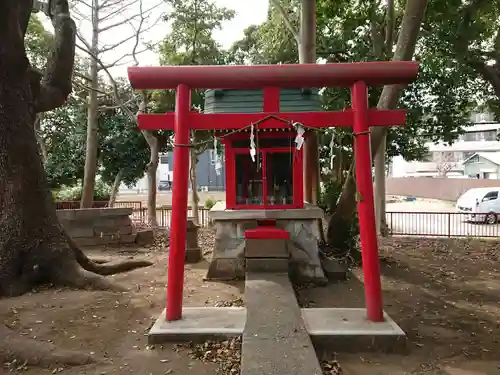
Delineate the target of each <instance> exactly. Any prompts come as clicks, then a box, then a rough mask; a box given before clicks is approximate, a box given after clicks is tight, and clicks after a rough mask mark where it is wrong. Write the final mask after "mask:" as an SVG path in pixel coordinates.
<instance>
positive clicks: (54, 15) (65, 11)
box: [35, 0, 76, 112]
mask: <svg viewBox="0 0 500 375" xmlns="http://www.w3.org/2000/svg"><path fill="white" fill-rule="evenodd" d="M50 4H51V9H50V15H51V21H52V24H53V25H54V30H55V37H54V45H53V48H52V50H51V52H50V55H49V57H48V59H47V68H46V69H45V74H44V76H43V78H42V80H41V82H40V87H39V91H38V95H35V97H36V105H35V108H36V111H37V112H46V111H49V110H51V109H54V108H57V107H59V106H61V105H63V104H64V102H65V101H66V98H67V97H68V95H69V94H70V93H71V88H72V86H71V83H72V82H71V79H72V76H73V65H74V58H75V35H76V25H75V22H74V21H73V20H72V19H71V17H70V14H69V6H68V1H67V0H52V2H51V3H50ZM35 93H36V91H35Z"/></svg>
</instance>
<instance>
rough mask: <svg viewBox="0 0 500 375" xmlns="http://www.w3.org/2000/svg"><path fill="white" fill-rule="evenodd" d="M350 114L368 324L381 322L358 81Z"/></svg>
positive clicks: (364, 107)
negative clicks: (352, 122) (351, 113)
mask: <svg viewBox="0 0 500 375" xmlns="http://www.w3.org/2000/svg"><path fill="white" fill-rule="evenodd" d="M351 97H352V109H353V112H354V125H353V131H354V155H355V156H354V157H355V162H356V165H355V167H356V185H357V191H358V194H357V197H356V198H357V201H358V215H359V230H360V238H361V251H362V258H363V273H364V282H365V300H366V312H367V315H368V320H370V321H372V322H382V321H383V320H384V313H383V309H382V287H381V283H380V264H379V258H378V241H377V230H376V227H375V210H374V200H373V182H372V157H371V150H370V133H369V130H370V129H369V126H368V91H367V87H366V84H365V83H364V82H362V81H360V82H356V83H355V84H354V85H353V87H352V89H351Z"/></svg>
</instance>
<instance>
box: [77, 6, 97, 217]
mask: <svg viewBox="0 0 500 375" xmlns="http://www.w3.org/2000/svg"><path fill="white" fill-rule="evenodd" d="M91 43H92V44H91V53H92V56H97V55H98V53H99V0H92V42H91ZM98 69H99V66H98V62H97V60H96V59H95V58H92V57H91V58H90V71H89V78H90V90H89V94H88V109H87V145H86V146H87V148H86V152H85V171H84V177H83V189H82V200H81V203H80V207H81V208H91V207H92V202H93V200H94V186H95V177H96V172H97V156H98V151H99V121H98V102H97V90H98V89H99V81H98V79H99V77H98Z"/></svg>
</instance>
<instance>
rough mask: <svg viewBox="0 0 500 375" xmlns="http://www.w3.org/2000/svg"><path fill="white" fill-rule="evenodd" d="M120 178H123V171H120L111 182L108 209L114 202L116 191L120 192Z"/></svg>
mask: <svg viewBox="0 0 500 375" xmlns="http://www.w3.org/2000/svg"><path fill="white" fill-rule="evenodd" d="M122 176H123V169H120V170H119V171H118V173H117V174H116V176H115V181H114V182H113V187H112V188H111V194H110V195H109V202H108V207H113V205H114V204H115V202H116V197H117V196H118V191H119V190H120V184H121V183H122Z"/></svg>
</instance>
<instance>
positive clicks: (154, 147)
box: [142, 130, 160, 228]
mask: <svg viewBox="0 0 500 375" xmlns="http://www.w3.org/2000/svg"><path fill="white" fill-rule="evenodd" d="M142 135H143V136H144V138H145V139H146V142H147V143H148V146H149V152H150V154H149V164H148V166H147V167H146V175H147V176H148V203H147V209H148V225H150V226H151V227H152V228H156V227H157V226H158V220H157V219H156V190H157V186H158V185H157V181H156V172H157V170H158V164H159V163H160V146H159V143H158V138H157V137H156V136H155V135H154V133H153V132H152V131H149V130H143V131H142Z"/></svg>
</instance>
